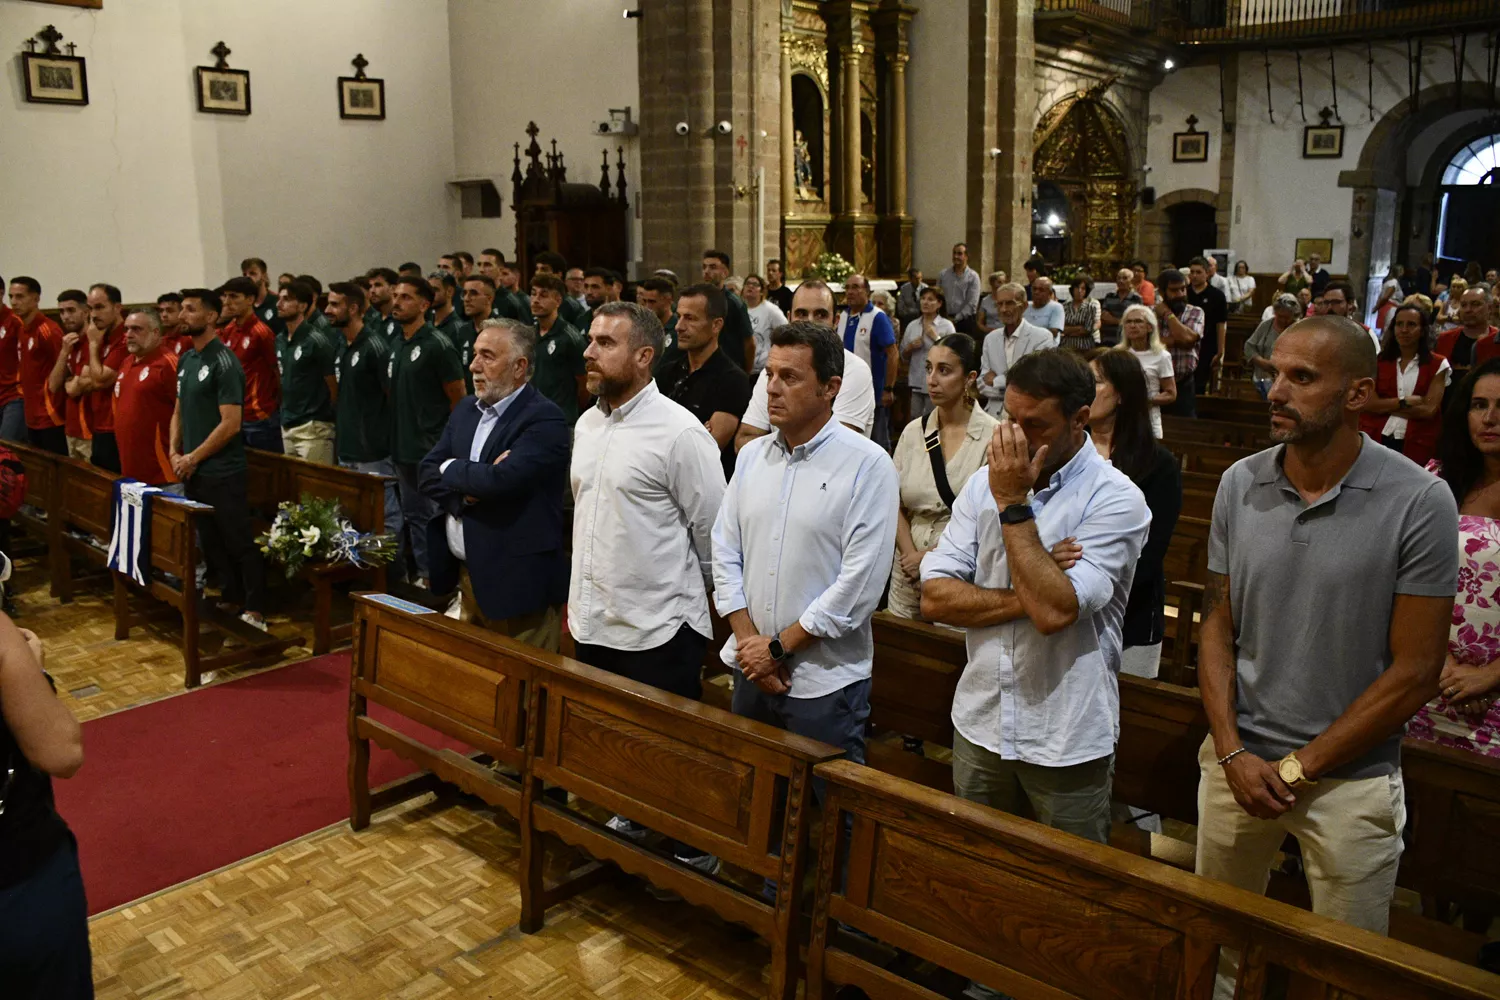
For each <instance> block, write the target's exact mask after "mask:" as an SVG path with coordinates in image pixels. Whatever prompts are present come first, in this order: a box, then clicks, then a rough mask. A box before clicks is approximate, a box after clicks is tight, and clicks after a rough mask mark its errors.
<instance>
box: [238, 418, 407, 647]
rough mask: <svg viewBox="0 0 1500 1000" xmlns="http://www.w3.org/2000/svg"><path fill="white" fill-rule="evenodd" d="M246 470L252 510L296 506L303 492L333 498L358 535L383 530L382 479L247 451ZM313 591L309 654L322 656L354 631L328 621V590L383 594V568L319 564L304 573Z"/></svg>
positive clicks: (330, 611)
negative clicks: (351, 586) (355, 588)
mask: <svg viewBox="0 0 1500 1000" xmlns="http://www.w3.org/2000/svg"><path fill="white" fill-rule="evenodd" d="M245 456H246V458H247V460H248V462H249V466H250V496H249V502H250V506H251V508H252V509H256V508H259V509H262V510H265V511H266V512H267V513H268V514H274V512H275V510H276V507H277V506H278V505H279V504H281V503H298V502H300V501H301V499H302V496H303V494H307V495H310V496H314V497H317V498H318V499H322V500H337V501H338V502H339V505H340V506H341V507H342V508H343V510H344V514H345V515H346V516H347V517H348V518H349V522H350V523H351V524H353V525H354V527H355V528H356V529H357V530H359V531H361V532H367V533H370V534H381V533H383V532H384V531H385V484H386V482H387V478H388V477H386V476H377V475H374V474H373V473H368V472H355V471H353V470H352V469H342V468H339V467H338V466H336V465H321V464H319V463H317V462H309V461H306V460H305V459H301V458H297V457H295V456H292V455H277V454H274V453H272V452H268V451H260V450H259V449H256V448H246V449H245ZM302 575H303V576H304V578H305V579H306V580H307V581H308V582H309V583H311V584H312V588H313V654H314V655H322V654H323V653H326V652H328V651H329V650H330V649H332V648H333V647H334V644H335V643H337V644H339V645H342V644H343V643H345V642H347V641H348V640H349V638H350V636H351V635H352V633H353V625H352V624H350V623H348V622H341V623H339V624H337V625H335V624H334V623H333V588H334V586H335V585H338V584H344V583H358V584H359V585H360V586H361V587H364V588H367V589H369V590H371V591H375V592H379V591H383V590H385V567H384V566H370V567H366V568H360V567H358V566H355V565H353V564H351V563H318V564H316V565H310V566H308V567H306V568H305V569H304V570H303V573H302Z"/></svg>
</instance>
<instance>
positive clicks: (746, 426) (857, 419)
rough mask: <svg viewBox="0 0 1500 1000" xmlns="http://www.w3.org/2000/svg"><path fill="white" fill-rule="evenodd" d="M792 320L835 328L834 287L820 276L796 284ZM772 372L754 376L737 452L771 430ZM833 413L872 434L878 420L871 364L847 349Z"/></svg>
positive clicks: (738, 439) (840, 419)
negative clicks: (770, 387)
mask: <svg viewBox="0 0 1500 1000" xmlns="http://www.w3.org/2000/svg"><path fill="white" fill-rule="evenodd" d="M791 319H792V322H794V323H795V322H798V321H805V322H813V323H821V324H823V325H824V326H827V327H829V328H830V329H832V324H833V290H832V289H830V288H829V287H828V286H827V285H826V284H824V283H823V282H822V281H820V280H818V279H817V278H809V279H807V280H806V281H804V282H802V284H800V285H798V286H797V292H796V294H795V295H793V296H792V315H791ZM769 383H770V376H769V375H767V374H766V373H765V372H761V373H760V377H758V378H757V379H756V380H755V386H754V388H753V389H752V390H751V392H750V405H749V406H747V407H745V415H744V416H743V417H741V418H740V429H739V430H738V431H737V432H736V433H735V436H734V450H735V453H736V454H738V453H739V452H740V451H742V450H743V449H744V447H745V445H747V444H749V443H750V442H751V441H754V440H755V439H756V438H758V437H761V436H763V435H765V434H768V433H769V432H770V430H771V415H770V395H769V393H768V392H767V385H768V384H769ZM833 415H834V416H835V417H837V418H838V419H839V423H841V424H843V425H844V426H845V427H848V428H850V429H851V430H856V431H858V432H859V433H861V434H863V435H865V436H866V437H869V436H870V428H871V427H873V426H874V424H875V381H874V377H873V376H872V375H871V373H870V366H869V365H867V364H865V363H864V362H863V361H861V360H860V359H859V356H858V355H856V354H854V353H852V352H850V351H847V350H846V351H845V352H844V377H843V380H842V382H840V384H839V390H838V393H837V395H836V397H835V398H834V401H833Z"/></svg>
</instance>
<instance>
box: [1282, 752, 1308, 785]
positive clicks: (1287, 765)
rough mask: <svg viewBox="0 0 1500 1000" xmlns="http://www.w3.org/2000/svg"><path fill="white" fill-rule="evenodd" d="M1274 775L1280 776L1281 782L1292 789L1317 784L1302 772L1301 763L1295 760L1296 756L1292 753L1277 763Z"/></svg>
mask: <svg viewBox="0 0 1500 1000" xmlns="http://www.w3.org/2000/svg"><path fill="white" fill-rule="evenodd" d="M1276 773H1277V774H1279V775H1281V780H1282V781H1285V782H1286V783H1287V785H1288V786H1290V787H1292V788H1296V787H1297V786H1298V785H1316V784H1317V782H1316V781H1313V780H1312V779H1311V778H1309V777H1308V776H1307V774H1306V773H1305V772H1304V771H1303V770H1302V762H1301V761H1300V760H1298V759H1297V755H1296V754H1294V753H1289V754H1287V755H1286V756H1285V757H1283V758H1281V760H1280V761H1278V762H1277V764H1276Z"/></svg>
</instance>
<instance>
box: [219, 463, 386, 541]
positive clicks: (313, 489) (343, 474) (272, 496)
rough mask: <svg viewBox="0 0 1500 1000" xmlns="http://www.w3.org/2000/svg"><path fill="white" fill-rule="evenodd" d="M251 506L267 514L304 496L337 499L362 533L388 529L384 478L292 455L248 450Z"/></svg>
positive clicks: (351, 521) (352, 522)
mask: <svg viewBox="0 0 1500 1000" xmlns="http://www.w3.org/2000/svg"><path fill="white" fill-rule="evenodd" d="M245 454H246V456H247V458H248V460H249V463H250V505H251V506H252V507H261V508H265V509H266V510H267V511H268V512H269V511H272V510H274V509H275V508H276V505H277V504H279V503H282V502H284V501H290V502H292V503H296V502H298V501H299V500H301V499H302V495H303V494H304V493H306V494H310V495H311V496H315V497H318V498H319V499H325V500H337V501H338V502H339V503H340V505H342V507H343V509H344V514H345V515H346V516H347V517H348V518H349V521H350V523H351V524H353V525H354V527H355V528H356V529H358V530H359V531H362V532H371V533H376V534H378V533H380V532H383V531H384V530H385V478H384V477H382V476H376V475H371V474H369V473H365V472H355V471H353V470H352V469H343V468H340V467H339V466H336V465H321V464H319V463H317V462H309V461H306V460H304V459H301V458H297V457H295V456H293V455H276V454H273V453H271V452H266V451H259V450H257V449H255V448H247V449H246V450H245Z"/></svg>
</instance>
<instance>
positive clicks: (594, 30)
mask: <svg viewBox="0 0 1500 1000" xmlns="http://www.w3.org/2000/svg"><path fill="white" fill-rule="evenodd" d="M629 6H632V5H631V4H629V3H615V4H609V3H601V2H599V0H546V2H542V0H447V8H448V34H449V41H450V46H451V50H452V65H451V71H452V86H453V138H452V149H453V158H454V166H455V169H456V171H457V176H461V177H465V178H470V177H489V178H492V179H493V180H494V181H495V186H496V187H497V188H498V189H499V191H500V197H501V203H502V208H503V214H502V217H501V218H499V219H463V220H460V221H459V222H458V223H457V226H456V230H455V237H454V239H455V243H454V248H455V249H457V248H460V247H461V248H463V249H467V250H469V251H470V252H471V253H477V252H478V251H479V250H480V249H482V248H484V247H487V246H494V247H496V248H498V249H500V250H502V251H504V253H505V255H506V257H510V256H511V255H512V254H513V253H514V252H515V245H516V223H515V218H516V217H515V212H514V211H513V210H512V207H511V182H510V176H511V170H512V169H513V166H514V157H515V147H514V145H513V144H514V143H517V142H519V143H520V144H521V150H522V165H521V169H522V171H523V172H524V171H525V169H526V159H525V150H526V146H527V143H528V141H529V140H528V138H527V135H526V124H527V122H528V121H535V122H536V124H537V128H539V129H540V130H541V133H540V135H538V137H537V139H538V142H539V143H540V144H541V145H542V146H543V147H544V149H547V150H548V151H550V148H551V147H550V145H549V141H550V140H551V139H556V140H557V148H558V150H559V151H560V152H562V153H563V155H564V163H565V165H566V166H567V169H568V180H569V181H573V182H581V183H588V184H597V183H598V182H599V154H600V152H601V151H602V150H604V149H605V148H608V149H609V151H610V153H609V159H610V164H611V166H610V180H611V182H613V181H614V178H615V168H614V162H615V159H616V154H615V150H616V148H617V147H619V146H624V147H625V181H626V184H627V195H628V196H629V198H630V203H631V206H632V211H631V216H632V219H633V220H634V221H633V223H632V227H631V240H630V255H631V257H632V258H637V257H639V255H640V246H641V239H640V216H639V212H638V211H637V205H638V202H637V199H638V197H639V195H640V190H641V184H640V172H641V167H642V164H641V163H640V162H639V155H638V150H639V145H638V141H637V140H636V139H635V138H632V137H620V136H608V137H603V136H600V135H599V134H598V133H597V131H596V126H597V125H598V123H599V122H601V121H603V120H605V119H607V118H608V117H609V109H610V108H620V107H625V106H627V105H628V106H630V107H631V108H632V109H634V114H635V116H636V118H637V119H639V117H640V108H641V99H640V80H639V74H638V72H637V65H638V62H637V55H636V23H637V22H636V21H634V20H627V19H626V18H624V17H622V16H621V12H622V11H623V10H624V9H625V8H626V7H629ZM677 57H678V54H677V53H674V52H663V53H661V58H663V59H674V58H677ZM771 182H773V183H774V178H773V179H772V181H771Z"/></svg>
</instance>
